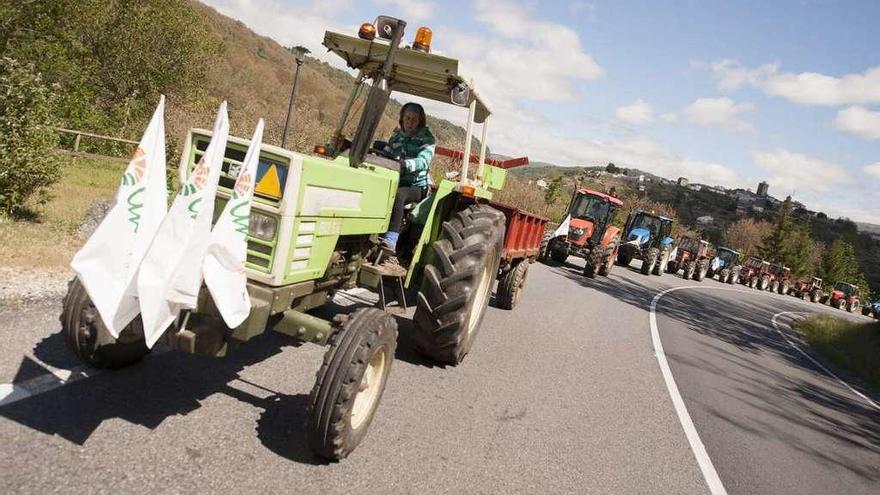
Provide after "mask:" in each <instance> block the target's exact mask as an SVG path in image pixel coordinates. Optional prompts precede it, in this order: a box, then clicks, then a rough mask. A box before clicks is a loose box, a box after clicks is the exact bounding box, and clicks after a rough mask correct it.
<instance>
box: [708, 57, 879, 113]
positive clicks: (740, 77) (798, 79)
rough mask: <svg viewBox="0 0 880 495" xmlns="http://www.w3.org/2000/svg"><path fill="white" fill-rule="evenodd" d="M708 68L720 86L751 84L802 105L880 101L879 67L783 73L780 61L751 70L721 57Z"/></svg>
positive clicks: (726, 87)
mask: <svg viewBox="0 0 880 495" xmlns="http://www.w3.org/2000/svg"><path fill="white" fill-rule="evenodd" d="M695 65H696V66H701V65H705V64H700V63H697V64H695ZM708 68H709V70H710V71H711V72H712V74H713V75H714V76H715V79H716V81H717V82H718V88H719V89H721V90H724V91H732V90H735V89H739V88H741V87H742V86H745V85H749V86H753V87H756V88H758V89H760V90H762V91H764V92H765V93H767V94H770V95H774V96H781V97H783V98H785V99H787V100H789V101H791V102H793V103H797V104H799V105H821V106H841V105H852V104H869V103H880V66H877V67H872V68H869V69H867V70H865V72H863V73H861V74H846V75H843V76H841V77H835V76H829V75H826V74H820V73H817V72H801V73H797V74H796V73H791V72H780V71H779V63H778V62H777V63H773V64H766V65H762V66H760V67H757V68H754V69H750V68H748V67H744V66H742V65H741V64H740V63H739V62H737V61H735V60H718V61H715V62H712V63H711V64H709V65H708Z"/></svg>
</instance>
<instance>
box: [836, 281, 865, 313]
mask: <svg viewBox="0 0 880 495" xmlns="http://www.w3.org/2000/svg"><path fill="white" fill-rule="evenodd" d="M828 305H829V306H831V307H833V308H837V309H842V310H845V311H849V312H850V313H855V312H856V311H857V310H858V309H859V308H860V307H861V303H860V302H859V286H857V285H853V284H849V283H846V282H837V283H836V284H834V289H832V291H831V295H830V296H829V297H828Z"/></svg>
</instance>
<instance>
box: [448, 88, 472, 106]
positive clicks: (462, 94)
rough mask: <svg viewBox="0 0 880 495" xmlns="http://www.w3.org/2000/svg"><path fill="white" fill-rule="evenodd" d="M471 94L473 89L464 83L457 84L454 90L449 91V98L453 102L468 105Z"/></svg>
mask: <svg viewBox="0 0 880 495" xmlns="http://www.w3.org/2000/svg"><path fill="white" fill-rule="evenodd" d="M470 96H471V90H470V89H468V87H467V86H465V85H464V84H457V85H455V87H453V88H452V91H450V92H449V99H450V100H451V101H452V104H453V105H458V106H460V107H463V106H467V104H468V101H469V100H470Z"/></svg>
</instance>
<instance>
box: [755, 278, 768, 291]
mask: <svg viewBox="0 0 880 495" xmlns="http://www.w3.org/2000/svg"><path fill="white" fill-rule="evenodd" d="M769 286H770V278H769V277H766V276H764V277H761V279H760V280H758V290H767V287H769Z"/></svg>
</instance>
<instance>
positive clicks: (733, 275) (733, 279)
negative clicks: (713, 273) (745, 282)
mask: <svg viewBox="0 0 880 495" xmlns="http://www.w3.org/2000/svg"><path fill="white" fill-rule="evenodd" d="M740 270H741V269H740V267H734V268H733V269H732V270H731V271H730V277H728V278H727V283H728V284H738V283H739V274H740Z"/></svg>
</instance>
